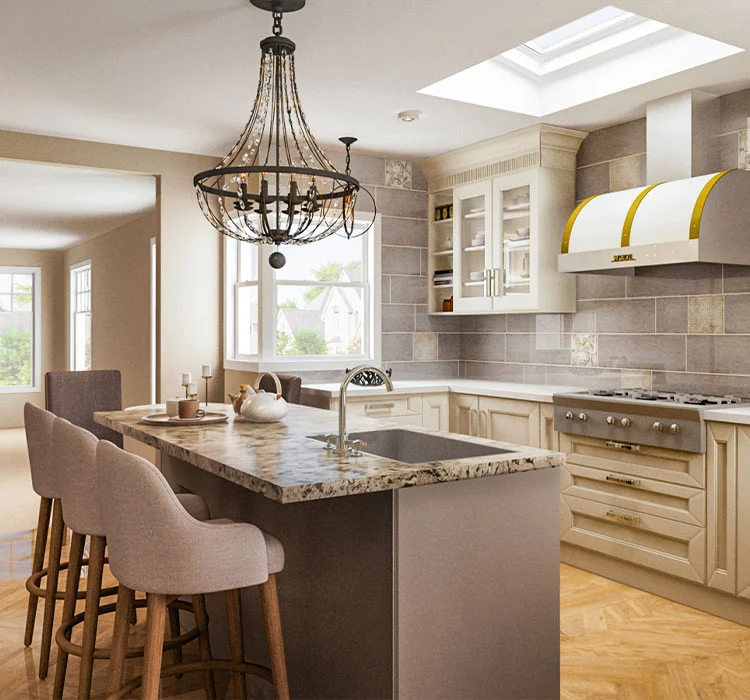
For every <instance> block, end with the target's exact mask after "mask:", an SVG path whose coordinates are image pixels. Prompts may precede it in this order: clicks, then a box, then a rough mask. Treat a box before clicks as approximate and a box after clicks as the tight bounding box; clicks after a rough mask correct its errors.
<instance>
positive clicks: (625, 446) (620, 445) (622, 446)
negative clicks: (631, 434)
mask: <svg viewBox="0 0 750 700" xmlns="http://www.w3.org/2000/svg"><path fill="white" fill-rule="evenodd" d="M604 444H605V445H606V446H607V447H611V448H612V449H614V450H628V451H629V452H638V450H640V449H641V446H640V445H631V444H630V443H629V442H615V441H614V440H607V442H605V443H604Z"/></svg>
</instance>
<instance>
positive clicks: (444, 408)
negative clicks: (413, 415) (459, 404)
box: [422, 394, 450, 432]
mask: <svg viewBox="0 0 750 700" xmlns="http://www.w3.org/2000/svg"><path fill="white" fill-rule="evenodd" d="M422 427H423V428H430V429H431V430H440V431H442V432H448V431H449V430H450V402H449V401H448V394H425V395H424V396H423V397H422Z"/></svg>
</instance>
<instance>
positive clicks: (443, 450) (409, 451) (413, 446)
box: [310, 428, 512, 464]
mask: <svg viewBox="0 0 750 700" xmlns="http://www.w3.org/2000/svg"><path fill="white" fill-rule="evenodd" d="M310 437H311V438H312V439H313V440H319V441H320V442H325V441H326V436H325V435H310ZM348 438H349V440H361V444H360V446H359V449H360V450H361V451H362V452H367V453H369V454H373V455H378V456H379V457H385V458H386V459H392V460H394V461H396V462H403V463H404V464H421V463H422V462H439V461H443V460H450V459H463V458H465V457H487V456H489V455H501V454H507V453H508V452H511V451H512V450H503V449H500V448H497V447H490V446H488V445H478V444H476V443H473V442H468V441H464V440H454V439H453V438H449V437H443V436H442V435H435V434H432V433H418V432H413V431H411V430H401V429H400V428H394V429H392V430H368V431H365V432H361V433H349V435H348Z"/></svg>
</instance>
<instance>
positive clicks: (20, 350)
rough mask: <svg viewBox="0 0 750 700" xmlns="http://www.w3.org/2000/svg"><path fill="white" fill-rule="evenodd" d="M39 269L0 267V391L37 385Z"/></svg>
mask: <svg viewBox="0 0 750 700" xmlns="http://www.w3.org/2000/svg"><path fill="white" fill-rule="evenodd" d="M38 274H39V270H38V269H37V268H33V269H30V268H20V267H0V389H3V388H18V387H31V386H33V384H34V383H35V382H34V372H35V367H34V357H35V352H34V344H35V342H36V338H35V320H36V319H35V316H34V315H35V306H36V305H35V303H34V302H35V294H36V293H37V289H36V287H37V284H36V280H37V279H38Z"/></svg>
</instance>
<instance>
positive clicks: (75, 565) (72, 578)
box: [52, 532, 86, 698]
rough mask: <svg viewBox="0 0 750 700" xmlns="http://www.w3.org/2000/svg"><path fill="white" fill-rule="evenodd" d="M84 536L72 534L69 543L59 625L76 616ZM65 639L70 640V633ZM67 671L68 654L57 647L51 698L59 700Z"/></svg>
mask: <svg viewBox="0 0 750 700" xmlns="http://www.w3.org/2000/svg"><path fill="white" fill-rule="evenodd" d="M85 540H86V536H85V535H80V534H79V533H77V532H74V533H73V537H72V538H71V541H70V557H69V558H68V582H67V585H66V586H65V601H64V602H63V612H62V620H61V624H63V625H64V624H65V623H66V622H68V621H69V620H71V619H72V618H73V616H74V615H75V614H76V602H77V601H78V582H79V581H80V580H81V561H82V560H83V543H84V541H85ZM66 636H67V638H68V639H70V633H68V634H67V635H66ZM67 669H68V653H67V652H65V651H63V650H62V649H61V648H59V647H58V649H57V663H56V664H55V687H54V690H53V692H52V697H53V698H61V697H62V696H63V690H64V688H65V673H66V671H67Z"/></svg>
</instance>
